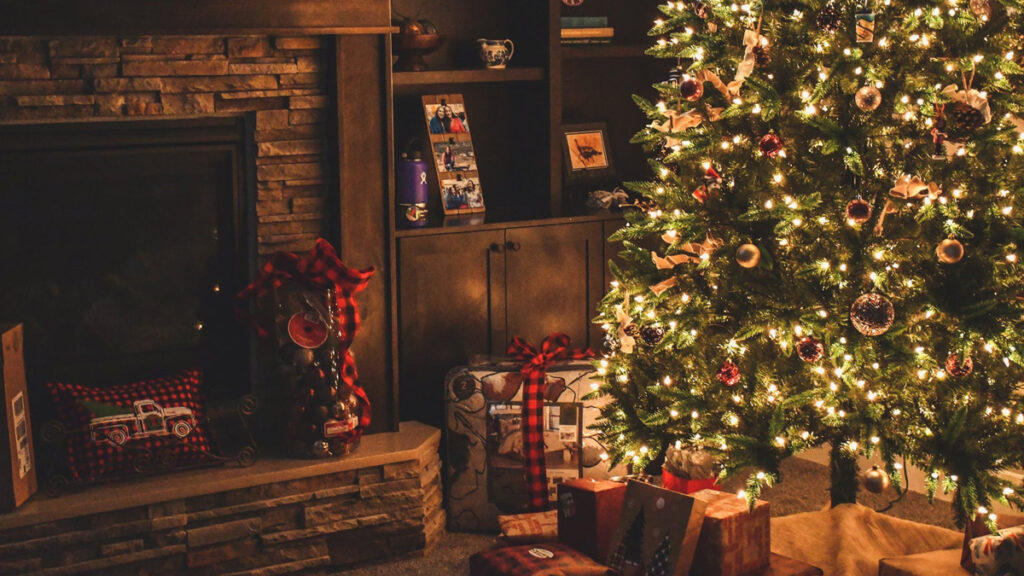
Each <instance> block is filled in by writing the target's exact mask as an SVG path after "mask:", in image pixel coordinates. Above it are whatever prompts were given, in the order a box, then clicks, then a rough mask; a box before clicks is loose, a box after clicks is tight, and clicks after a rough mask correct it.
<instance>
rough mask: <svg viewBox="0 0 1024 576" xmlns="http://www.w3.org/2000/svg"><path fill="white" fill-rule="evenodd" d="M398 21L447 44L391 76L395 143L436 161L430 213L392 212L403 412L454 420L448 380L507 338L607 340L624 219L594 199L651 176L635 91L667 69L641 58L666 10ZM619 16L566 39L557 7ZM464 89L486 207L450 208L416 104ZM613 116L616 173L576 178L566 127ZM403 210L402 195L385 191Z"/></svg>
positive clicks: (483, 8)
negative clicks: (609, 289) (603, 315)
mask: <svg viewBox="0 0 1024 576" xmlns="http://www.w3.org/2000/svg"><path fill="white" fill-rule="evenodd" d="M393 10H394V12H395V13H396V14H401V15H408V16H410V17H412V18H416V19H420V18H426V19H429V20H430V21H431V22H432V23H433V24H435V25H436V26H437V28H438V30H439V32H440V33H441V34H444V35H445V36H446V37H447V40H446V42H445V44H444V45H442V46H441V47H440V48H439V49H438V50H437V52H435V53H434V54H431V55H429V56H427V57H426V60H427V63H428V64H429V65H430V66H431V67H432V69H430V70H427V71H423V72H395V73H393V74H392V75H391V87H392V94H393V100H392V102H391V108H392V111H393V118H392V122H393V126H394V138H393V142H392V144H393V150H392V157H393V158H395V159H396V162H397V161H398V160H397V159H398V158H400V157H401V154H402V153H403V152H405V151H406V150H407V149H408V148H409V147H410V146H411V145H414V144H413V143H416V142H418V143H419V145H421V146H423V152H424V153H425V154H424V158H425V159H426V160H427V163H428V165H430V166H431V168H430V174H429V175H428V176H429V184H430V188H431V190H430V192H431V200H430V204H429V210H428V213H429V219H428V221H427V223H426V224H425V225H424V226H421V227H418V228H402V227H400V226H399V223H398V222H396V221H395V220H392V222H391V224H390V226H391V234H390V239H391V253H392V258H393V262H394V264H395V270H396V276H397V278H395V279H394V280H393V283H392V295H393V301H394V302H393V308H392V317H393V324H392V326H393V328H394V334H395V336H394V347H393V350H394V355H395V358H396V365H397V376H396V378H397V381H398V382H399V387H400V398H401V402H400V404H401V419H403V420H419V421H422V422H427V423H429V424H433V425H443V423H444V413H445V412H444V405H443V404H444V403H443V398H444V391H443V384H444V377H445V374H446V373H447V372H448V370H449V369H451V368H452V367H454V366H457V365H460V364H465V363H467V362H468V361H470V360H471V359H472V358H473V357H474V356H476V355H479V354H501V353H503V352H504V351H505V346H506V345H507V342H508V338H511V337H512V336H523V337H526V338H530V339H534V340H539V339H540V338H542V337H543V336H545V335H547V334H548V333H550V332H551V331H564V332H566V333H568V334H570V336H571V337H572V338H573V342H574V344H577V345H580V346H591V347H593V348H594V349H597V348H600V346H601V344H602V338H603V333H602V332H601V330H600V328H599V327H597V326H595V325H593V324H592V322H591V320H592V318H593V317H594V315H595V314H596V306H597V302H598V301H599V300H600V298H601V295H602V294H604V290H605V287H606V286H607V282H608V281H609V279H610V278H609V276H608V274H609V273H608V269H607V261H608V259H610V258H613V257H614V255H615V253H616V252H617V248H616V247H614V246H608V245H607V242H606V239H607V238H608V236H609V235H610V234H611V233H612V232H614V231H615V230H617V229H618V228H619V227H621V225H622V223H621V215H620V214H609V213H602V214H586V212H585V209H584V205H585V200H586V196H587V193H588V192H589V191H592V190H595V189H606V190H610V189H612V188H614V187H615V186H616V185H617V184H618V183H620V182H621V181H625V180H634V179H642V178H644V177H646V176H647V175H648V174H647V172H648V168H647V162H646V159H645V158H644V156H643V152H642V151H641V150H640V149H639V147H637V146H633V145H631V144H629V140H630V138H631V137H632V135H633V134H634V133H635V132H636V131H637V130H638V129H640V128H641V127H642V126H643V125H644V123H645V121H646V118H645V117H644V116H643V114H642V113H641V112H640V111H639V110H638V109H637V108H636V106H635V104H634V102H633V99H632V95H633V93H634V92H640V93H646V94H648V95H649V87H650V86H651V84H653V83H655V82H657V81H658V80H659V79H663V78H665V77H666V76H667V74H668V69H669V67H670V64H668V63H665V62H657V61H655V60H654V59H653V58H647V57H645V54H644V52H645V51H646V50H647V48H648V47H649V43H648V36H647V29H648V27H649V26H650V23H651V22H652V21H653V20H654V19H655V18H656V17H657V16H658V10H657V7H656V6H655V5H650V6H647V7H637V6H636V5H635V3H629V2H616V1H615V0H587V2H585V3H584V5H583V6H582V7H580V8H569V7H566V6H564V5H563V3H562V1H561V0H547V1H546V2H525V3H524V2H508V1H507V0H449V1H448V2H435V3H429V8H427V7H425V6H423V3H422V2H419V0H393ZM570 15H577V16H593V15H604V16H607V17H608V20H609V25H610V26H614V28H615V38H614V40H613V43H612V44H610V45H595V46H562V43H561V29H560V26H561V17H562V16H570ZM477 38H490V39H505V38H508V39H511V40H512V41H513V42H514V43H515V54H514V56H513V58H512V61H511V63H510V64H509V68H507V69H506V70H484V69H482V68H481V64H480V62H479V59H478V57H477V54H476V52H477V50H476V39H477ZM445 94H448V95H450V94H459V95H461V96H462V97H463V101H464V103H465V111H466V115H467V117H468V122H469V125H470V128H471V133H470V135H471V137H472V141H473V146H474V148H475V153H476V157H475V160H476V164H477V166H478V167H479V175H480V185H481V189H482V190H483V196H484V201H485V204H486V208H487V210H486V213H484V214H473V215H464V216H457V217H447V218H446V217H444V216H443V211H442V209H441V201H440V192H439V190H438V188H439V186H438V183H437V180H438V179H437V174H436V169H435V167H434V158H433V156H432V155H431V153H432V152H434V151H433V150H427V149H426V145H425V144H424V143H426V142H429V136H428V135H427V133H426V132H427V129H426V120H425V118H424V109H423V103H422V99H421V97H422V96H423V95H445ZM592 122H603V123H605V124H606V125H607V128H608V132H607V136H608V147H609V151H610V155H611V157H612V158H613V159H614V168H615V171H616V174H615V175H614V176H613V177H612V178H609V179H607V180H605V181H591V182H588V183H586V184H576V185H567V184H566V182H565V178H564V168H563V158H562V140H563V138H564V135H563V132H562V127H563V125H566V124H582V123H592ZM390 202H391V205H392V207H394V205H395V202H394V197H393V196H392V198H391V199H390Z"/></svg>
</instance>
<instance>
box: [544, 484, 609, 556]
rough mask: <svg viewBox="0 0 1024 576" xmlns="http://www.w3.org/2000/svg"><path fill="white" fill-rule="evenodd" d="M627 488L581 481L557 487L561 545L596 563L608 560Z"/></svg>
mask: <svg viewBox="0 0 1024 576" xmlns="http://www.w3.org/2000/svg"><path fill="white" fill-rule="evenodd" d="M625 496H626V485H625V484H623V483H621V482H612V481H610V480H595V479H593V478H580V479H578V480H568V481H566V482H563V483H561V484H559V485H558V541H559V542H561V543H562V544H567V545H569V546H572V547H573V548H575V549H577V550H579V551H580V552H583V553H585V554H587V555H588V556H590V557H591V558H593V559H594V560H597V561H599V562H603V561H605V560H607V559H608V553H609V552H610V551H611V540H612V535H613V534H614V533H615V529H616V528H617V527H618V525H619V513H620V512H622V500H623V498H625Z"/></svg>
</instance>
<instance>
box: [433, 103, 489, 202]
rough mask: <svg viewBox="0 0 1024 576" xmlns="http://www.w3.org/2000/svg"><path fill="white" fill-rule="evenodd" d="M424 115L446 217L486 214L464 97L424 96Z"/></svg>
mask: <svg viewBox="0 0 1024 576" xmlns="http://www.w3.org/2000/svg"><path fill="white" fill-rule="evenodd" d="M423 114H424V118H425V119H426V122H427V135H428V137H429V139H430V153H431V156H433V157H434V166H435V168H436V169H437V179H438V187H439V188H440V190H441V206H442V207H443V208H444V213H445V215H446V216H450V215H453V214H472V213H477V212H483V211H484V210H485V208H484V194H483V189H482V187H481V186H480V173H479V172H478V170H477V163H476V151H475V149H474V148H473V137H472V135H471V134H470V123H469V117H468V116H467V115H466V105H465V103H464V102H463V100H462V95H461V94H435V95H427V96H423Z"/></svg>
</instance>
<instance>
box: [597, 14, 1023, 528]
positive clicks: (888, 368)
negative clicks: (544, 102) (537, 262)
mask: <svg viewBox="0 0 1024 576" xmlns="http://www.w3.org/2000/svg"><path fill="white" fill-rule="evenodd" d="M1022 8H1024V6H1022V3H1021V2H1020V1H1018V0H969V1H966V0H942V1H925V0H912V1H900V0H892V1H890V0H878V1H875V2H871V1H860V2H854V1H852V0H826V1H817V0H767V1H765V2H763V3H762V2H757V1H752V2H750V3H744V4H737V3H733V2H727V1H724V0H708V1H706V2H705V1H702V0H689V1H682V2H669V3H668V4H663V5H661V6H659V9H660V11H661V12H662V13H663V17H662V18H661V19H659V20H657V21H655V23H654V27H653V29H652V30H651V36H652V42H653V46H652V47H651V49H650V50H649V51H648V54H650V55H651V56H654V57H657V58H662V59H664V61H665V64H666V66H665V81H663V82H660V83H658V84H656V85H655V86H654V87H653V89H654V91H653V92H652V93H651V94H649V96H650V95H653V96H654V97H653V98H642V97H637V98H636V100H637V102H638V104H639V105H640V107H641V108H642V109H643V111H644V112H645V113H646V114H647V117H648V119H649V123H648V125H647V126H645V127H644V128H643V129H642V130H641V131H640V132H639V133H638V134H637V135H636V137H635V138H634V141H635V142H636V143H638V144H641V145H643V146H644V147H645V150H647V151H648V152H649V154H650V165H651V167H652V169H653V172H654V177H653V179H652V180H651V181H647V182H636V183H630V184H629V188H630V189H631V190H632V191H633V192H635V193H636V194H638V195H639V197H640V200H638V202H637V207H638V209H632V210H629V211H628V212H627V214H626V219H627V225H626V226H625V227H624V228H623V229H621V230H619V231H618V232H617V233H616V234H615V235H614V236H613V237H612V240H613V241H621V242H622V245H623V252H622V253H621V256H622V259H623V261H624V262H625V263H624V264H623V265H621V266H614V265H613V273H614V275H615V277H616V281H615V282H613V284H612V287H611V289H610V291H609V293H608V294H607V296H606V297H605V299H604V300H603V302H602V304H601V309H600V316H599V317H598V319H597V321H598V322H599V323H601V324H603V325H604V327H605V329H606V330H607V333H608V337H607V341H606V351H605V355H604V358H603V359H602V360H601V361H600V366H599V372H600V374H602V376H603V378H604V384H603V385H602V387H601V389H600V390H599V393H601V394H607V395H611V396H613V397H614V400H615V402H613V403H611V404H610V405H609V407H608V408H607V409H606V410H605V411H604V417H605V419H604V422H603V431H604V434H605V435H606V437H607V439H608V440H609V442H610V445H611V448H610V450H609V452H610V453H611V454H610V457H611V458H612V459H614V460H617V461H622V460H625V461H628V462H630V463H632V464H634V465H635V466H637V467H641V468H643V467H646V468H648V469H655V468H658V467H659V466H660V462H661V459H662V457H663V455H664V452H665V450H666V448H667V447H668V446H669V445H672V444H676V443H678V444H679V445H685V446H690V447H697V448H702V449H706V450H710V451H713V452H714V453H715V454H716V456H717V457H718V458H719V459H720V461H721V462H722V463H723V465H724V470H723V475H726V476H728V475H732V474H736V473H741V472H742V473H743V474H744V475H747V474H749V476H748V477H747V481H746V487H747V489H746V495H747V497H748V498H749V499H750V500H751V502H752V501H753V499H754V498H756V497H757V496H758V495H759V493H760V490H761V489H762V487H763V486H765V485H771V484H772V483H773V482H776V481H778V480H780V478H779V466H780V463H781V462H782V461H783V460H784V459H786V458H788V457H790V456H792V455H794V454H796V453H798V452H801V451H803V450H806V449H809V448H813V447H819V446H830V456H831V476H832V480H831V497H832V502H833V504H834V505H835V504H840V503H844V502H854V501H856V495H857V491H858V487H859V483H860V482H859V468H858V464H857V457H858V456H860V455H863V456H868V457H880V458H881V460H882V462H883V463H884V469H885V471H886V472H887V473H888V474H889V476H890V477H891V479H892V481H893V482H895V483H896V484H897V487H899V486H901V484H902V482H901V480H902V474H901V473H900V470H901V469H902V468H903V466H904V463H912V464H914V465H916V466H918V467H920V468H922V469H924V470H925V471H926V472H928V473H930V478H929V480H928V484H927V485H928V490H929V492H930V495H933V494H934V493H935V491H937V490H939V489H942V490H944V491H946V492H953V494H954V496H953V497H954V500H955V503H956V510H957V511H958V516H959V519H960V520H964V519H966V518H968V517H973V514H974V512H975V510H976V509H977V508H978V507H979V506H987V505H990V504H991V502H993V501H997V500H998V501H1002V502H1008V501H1009V502H1012V503H1015V504H1021V500H1020V499H1019V498H1018V496H1017V494H1016V493H1015V491H1014V488H1013V487H1012V486H1010V485H1008V484H1007V482H1006V481H1005V480H1003V479H1002V477H1001V476H1000V474H999V473H1000V472H1001V471H1003V470H1005V469H1007V468H1019V467H1021V466H1022V464H1024V440H1022V437H1024V405H1022V404H1021V402H1020V397H1019V394H1020V392H1021V386H1020V384H1019V382H1020V381H1021V380H1022V378H1021V374H1022V370H1021V367H1022V364H1024V358H1022V356H1021V351H1020V349H1019V348H1020V347H1021V346H1024V342H1022V339H1021V336H1022V334H1024V326H1022V314H1024V274H1022V272H1024V270H1022V269H1021V267H1020V262H1019V261H1018V250H1019V248H1018V244H1020V243H1021V242H1024V228H1022V227H1021V220H1020V218H1019V216H1020V214H1019V209H1018V207H1016V203H1017V202H1018V201H1019V200H1021V199H1024V161H1022V154H1024V140H1022V138H1024V136H1022V135H1021V132H1022V130H1024V123H1022V122H1021V121H1020V120H1019V119H1018V118H1019V117H1024V97H1022V95H1021V93H1020V92H1018V91H1017V90H1018V89H1019V87H1020V84H1021V80H1022V79H1024V69H1022V67H1021V65H1020V60H1021V58H1020V56H1021V54H1020V52H1021V50H1020V48H1019V46H1018V44H1020V42H1021V38H1022V37H1021V33H1022V31H1024V30H1022V28H1024V13H1022V12H1021V9H1022ZM1021 256H1024V254H1021Z"/></svg>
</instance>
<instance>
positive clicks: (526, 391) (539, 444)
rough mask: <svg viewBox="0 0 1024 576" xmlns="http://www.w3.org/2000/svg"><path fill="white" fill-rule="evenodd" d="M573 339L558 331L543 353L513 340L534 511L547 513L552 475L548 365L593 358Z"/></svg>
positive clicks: (511, 350) (511, 349)
mask: <svg viewBox="0 0 1024 576" xmlns="http://www.w3.org/2000/svg"><path fill="white" fill-rule="evenodd" d="M569 342H570V340H569V336H567V335H566V334H562V333H561V332H556V333H554V334H552V335H550V336H548V337H547V338H545V339H544V341H543V342H541V345H540V351H539V352H538V351H537V349H536V348H534V347H533V346H531V345H530V344H529V343H527V342H526V341H525V340H523V339H522V338H518V337H516V338H513V339H512V343H511V344H509V347H508V355H509V356H511V357H512V358H515V359H516V360H522V361H523V366H522V368H520V371H521V372H522V373H523V465H524V467H525V470H526V484H527V488H528V492H529V495H530V508H531V509H533V510H543V509H545V508H546V507H547V503H548V473H547V464H546V462H545V461H544V383H545V382H546V380H547V375H548V366H551V364H553V363H554V362H557V361H559V360H581V359H583V358H592V357H593V356H594V353H593V352H591V351H590V349H589V348H587V349H583V350H580V349H571V348H569Z"/></svg>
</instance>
